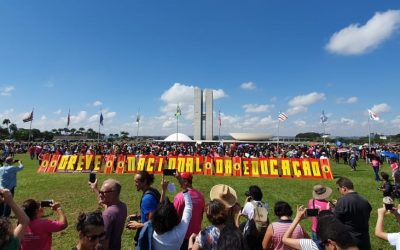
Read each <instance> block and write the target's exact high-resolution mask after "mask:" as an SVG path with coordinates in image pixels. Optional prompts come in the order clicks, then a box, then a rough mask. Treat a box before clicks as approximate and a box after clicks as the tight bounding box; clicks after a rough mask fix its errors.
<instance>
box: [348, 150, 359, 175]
mask: <svg viewBox="0 0 400 250" xmlns="http://www.w3.org/2000/svg"><path fill="white" fill-rule="evenodd" d="M349 165H350V167H351V170H352V171H355V170H356V167H357V155H356V154H355V153H354V151H351V154H350V159H349Z"/></svg>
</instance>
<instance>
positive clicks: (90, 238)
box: [85, 232, 106, 241]
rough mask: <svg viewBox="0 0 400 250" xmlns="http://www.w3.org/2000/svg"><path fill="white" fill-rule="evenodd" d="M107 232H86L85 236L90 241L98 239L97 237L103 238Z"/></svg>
mask: <svg viewBox="0 0 400 250" xmlns="http://www.w3.org/2000/svg"><path fill="white" fill-rule="evenodd" d="M105 234H106V233H105V232H102V233H101V234H98V235H86V234H85V237H86V238H87V239H88V240H89V241H95V240H97V239H101V238H103V237H104V235H105Z"/></svg>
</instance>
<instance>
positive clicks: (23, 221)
mask: <svg viewBox="0 0 400 250" xmlns="http://www.w3.org/2000/svg"><path fill="white" fill-rule="evenodd" d="M4 203H5V204H7V205H8V206H9V207H10V208H11V210H12V211H13V213H14V214H15V216H16V217H17V220H18V225H17V226H16V227H15V228H14V229H13V228H12V224H11V221H10V220H9V218H7V217H1V216H0V249H9V250H18V249H19V247H20V241H21V239H22V237H23V236H24V232H25V230H26V228H27V227H28V224H29V218H28V216H27V215H26V214H25V213H24V211H23V210H22V209H21V208H20V207H19V206H18V205H17V204H16V203H15V201H14V200H13V197H12V194H11V192H10V190H8V189H3V188H0V204H4Z"/></svg>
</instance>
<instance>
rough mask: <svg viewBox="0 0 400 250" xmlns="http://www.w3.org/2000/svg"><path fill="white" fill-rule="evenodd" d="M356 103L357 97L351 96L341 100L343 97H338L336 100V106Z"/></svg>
mask: <svg viewBox="0 0 400 250" xmlns="http://www.w3.org/2000/svg"><path fill="white" fill-rule="evenodd" d="M356 102H358V97H355V96H352V97H349V98H347V99H346V98H343V97H339V98H337V99H336V103H337V104H353V103H356Z"/></svg>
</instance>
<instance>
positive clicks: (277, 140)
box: [276, 119, 281, 150]
mask: <svg viewBox="0 0 400 250" xmlns="http://www.w3.org/2000/svg"><path fill="white" fill-rule="evenodd" d="M280 123H281V121H280V120H279V119H278V136H277V139H276V150H278V147H279V125H280Z"/></svg>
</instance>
